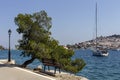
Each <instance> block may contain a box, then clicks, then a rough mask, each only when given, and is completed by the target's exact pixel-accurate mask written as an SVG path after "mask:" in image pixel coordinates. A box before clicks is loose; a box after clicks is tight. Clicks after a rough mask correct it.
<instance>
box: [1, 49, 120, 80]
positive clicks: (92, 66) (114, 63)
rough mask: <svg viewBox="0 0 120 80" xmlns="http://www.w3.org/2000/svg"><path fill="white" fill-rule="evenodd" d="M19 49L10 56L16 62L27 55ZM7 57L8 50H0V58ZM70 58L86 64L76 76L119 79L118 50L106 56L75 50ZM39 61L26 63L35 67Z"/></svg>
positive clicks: (25, 58)
mask: <svg viewBox="0 0 120 80" xmlns="http://www.w3.org/2000/svg"><path fill="white" fill-rule="evenodd" d="M20 54H21V51H19V50H12V51H11V57H12V59H14V60H15V61H16V63H17V64H22V63H23V62H24V61H25V60H27V59H29V57H22V56H20ZM6 58H8V51H7V50H3V51H0V59H6ZM72 58H82V59H84V61H85V62H86V66H85V67H84V68H83V70H82V71H80V72H79V73H77V75H78V76H84V77H86V78H88V79H89V80H119V79H120V51H111V50H110V51H109V56H108V57H96V56H92V52H91V50H75V55H74V56H73V57H72ZM40 64H41V63H40V62H39V60H35V61H34V62H33V63H32V64H30V65H28V67H29V68H36V67H37V66H38V65H40Z"/></svg>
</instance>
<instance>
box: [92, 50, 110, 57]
mask: <svg viewBox="0 0 120 80" xmlns="http://www.w3.org/2000/svg"><path fill="white" fill-rule="evenodd" d="M108 55H109V53H108V51H107V50H95V51H93V56H108Z"/></svg>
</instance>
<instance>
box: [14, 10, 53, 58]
mask: <svg viewBox="0 0 120 80" xmlns="http://www.w3.org/2000/svg"><path fill="white" fill-rule="evenodd" d="M15 24H16V25H17V26H18V28H17V32H18V33H19V34H22V39H21V40H19V41H18V42H19V45H18V46H17V48H18V49H20V50H23V54H22V55H23V56H32V57H35V58H36V57H40V56H39V55H42V54H43V55H44V53H46V42H47V40H48V39H49V38H50V34H51V33H50V31H49V30H50V28H51V18H50V17H48V15H47V13H46V12H45V11H41V12H37V13H34V14H33V15H31V14H19V15H18V16H17V17H15Z"/></svg>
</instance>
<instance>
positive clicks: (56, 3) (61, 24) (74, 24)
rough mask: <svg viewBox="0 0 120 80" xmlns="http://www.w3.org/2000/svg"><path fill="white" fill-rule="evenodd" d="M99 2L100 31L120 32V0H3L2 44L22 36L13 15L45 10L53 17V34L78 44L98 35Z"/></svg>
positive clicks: (0, 18)
mask: <svg viewBox="0 0 120 80" xmlns="http://www.w3.org/2000/svg"><path fill="white" fill-rule="evenodd" d="M96 1H97V3H98V35H99V36H101V35H102V36H108V35H112V34H120V0H24V1H23V0H0V28H1V29H0V33H1V34H0V44H1V45H3V46H4V47H6V48H8V29H11V30H12V35H11V46H12V48H15V45H16V44H18V43H17V41H18V40H19V39H20V38H21V37H20V35H19V34H18V33H17V32H16V28H17V26H16V25H15V23H14V18H15V17H16V16H17V15H18V14H19V13H23V14H25V13H28V14H33V13H34V12H39V11H41V10H45V11H46V12H47V13H48V15H49V16H50V17H52V28H51V32H52V37H54V38H55V39H57V40H58V41H59V42H60V44H61V45H66V44H75V43H78V42H83V41H87V40H91V39H93V38H94V37H95V35H94V33H95V3H96Z"/></svg>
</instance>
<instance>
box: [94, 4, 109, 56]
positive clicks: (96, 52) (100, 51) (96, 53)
mask: <svg viewBox="0 0 120 80" xmlns="http://www.w3.org/2000/svg"><path fill="white" fill-rule="evenodd" d="M95 13H96V21H95V22H96V39H95V50H93V56H108V55H109V53H108V51H107V49H103V48H102V47H98V45H97V44H98V41H97V3H96V12H95Z"/></svg>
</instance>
